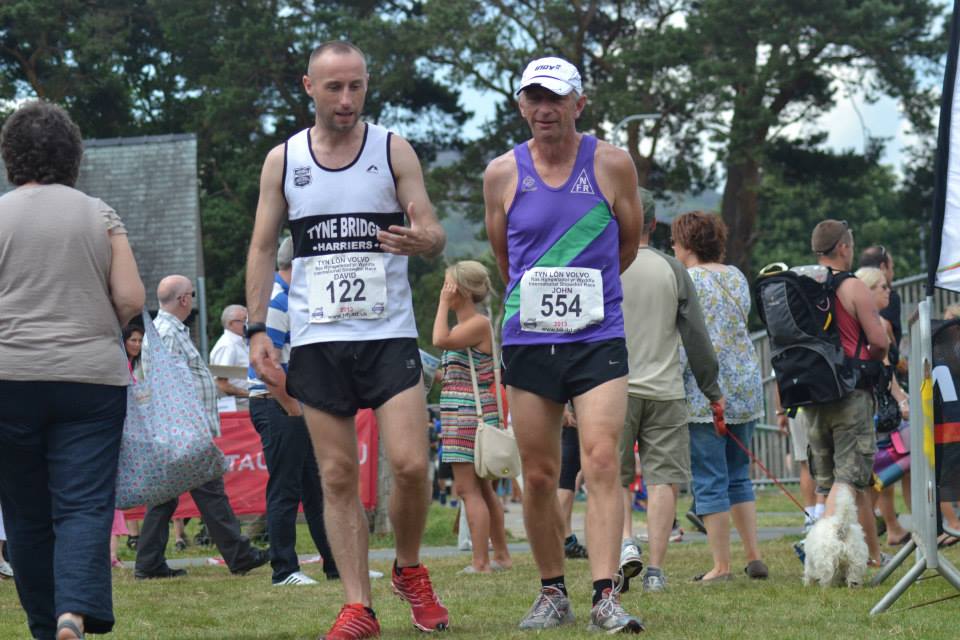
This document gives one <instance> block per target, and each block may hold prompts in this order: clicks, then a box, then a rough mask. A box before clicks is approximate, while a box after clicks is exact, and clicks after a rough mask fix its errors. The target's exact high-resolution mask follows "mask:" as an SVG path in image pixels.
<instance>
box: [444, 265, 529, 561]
mask: <svg viewBox="0 0 960 640" xmlns="http://www.w3.org/2000/svg"><path fill="white" fill-rule="evenodd" d="M491 288H492V287H491V284H490V274H489V273H488V271H487V268H486V267H484V266H483V265H482V264H480V263H479V262H476V261H475V260H462V261H460V262H457V263H456V264H454V265H452V266H450V267H448V268H447V271H446V274H445V276H444V282H443V289H441V291H440V302H439V304H438V305H437V317H436V319H435V320H434V323H433V346H435V347H440V348H441V349H444V352H443V357H442V360H441V366H442V368H443V383H442V387H441V391H440V423H441V426H442V428H443V434H442V436H441V438H442V440H443V453H442V454H441V462H449V463H450V464H451V466H452V467H453V482H454V486H455V488H456V491H457V494H458V495H459V496H460V498H461V499H462V500H463V506H464V509H465V510H466V513H467V523H468V524H469V526H470V537H471V540H472V543H473V562H472V563H471V564H470V565H469V566H467V567H466V568H464V569H463V570H462V571H461V573H466V574H473V573H490V571H491V570H499V569H508V568H510V566H511V564H512V561H511V560H510V552H509V551H508V550H507V535H506V531H505V529H504V524H503V507H502V505H501V504H500V501H499V500H498V499H497V494H496V492H495V491H494V489H493V485H492V484H491V482H490V480H487V479H483V478H480V477H478V476H477V474H476V471H475V470H474V466H473V455H474V443H475V438H476V432H477V407H476V404H477V401H476V399H475V396H474V388H473V374H472V373H471V360H472V368H473V370H474V371H475V372H476V374H475V375H476V378H477V386H478V389H479V394H480V404H481V412H482V415H483V421H484V422H485V423H486V424H489V425H491V426H494V427H497V428H503V425H501V424H500V419H499V413H498V411H497V400H496V395H495V394H496V393H497V392H498V390H497V389H496V384H495V382H494V380H495V376H494V364H495V362H494V360H495V354H494V335H493V325H491V323H490V318H489V316H488V315H486V314H485V313H484V311H485V307H486V304H487V301H488V300H489V298H490V291H491ZM451 311H453V312H454V313H455V314H456V316H457V324H456V325H455V326H454V327H453V328H452V329H451V327H450V324H449V318H448V316H449V313H450V312H451ZM488 540H489V541H490V542H492V543H493V562H490V559H489V554H488V549H487V541H488Z"/></svg>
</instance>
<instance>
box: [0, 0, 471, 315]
mask: <svg viewBox="0 0 960 640" xmlns="http://www.w3.org/2000/svg"><path fill="white" fill-rule="evenodd" d="M392 4H393V3H391V2H333V1H323V0H238V1H232V0H195V1H193V2H182V1H180V0H132V1H130V2H124V3H118V2H112V1H110V0H57V1H54V0H10V1H8V2H4V3H0V92H2V95H3V96H5V97H7V98H20V97H32V96H37V97H42V98H46V99H49V100H52V101H54V102H59V103H61V104H63V105H64V106H66V107H67V108H68V109H69V110H70V112H71V115H72V116H73V117H74V118H75V119H76V121H77V123H78V124H79V125H80V128H81V131H82V132H83V133H84V135H85V136H86V137H112V136H121V135H143V134H151V133H177V132H184V131H190V132H195V133H196V134H197V136H198V155H199V158H198V159H199V171H200V185H201V187H200V207H201V219H202V224H203V252H204V260H205V271H206V277H207V291H208V294H209V295H208V302H209V307H210V309H209V310H210V317H211V321H210V326H209V327H208V330H209V331H210V332H214V333H217V332H219V326H217V321H216V318H218V317H219V311H220V309H222V308H223V306H225V305H226V304H229V303H233V302H238V301H242V300H243V297H244V294H243V278H244V274H243V265H244V263H245V257H246V249H247V244H248V242H249V237H250V232H251V230H252V222H253V217H254V212H255V209H256V203H257V197H258V193H259V173H260V167H261V165H262V162H263V158H264V157H265V156H266V154H267V152H268V151H269V149H270V148H271V147H273V146H275V145H277V144H281V143H282V142H283V141H284V140H285V139H286V138H287V137H289V136H290V135H292V134H293V133H295V132H296V131H297V130H298V129H300V128H303V127H306V126H309V125H310V124H312V122H313V108H312V105H311V104H310V101H309V98H308V97H307V96H306V95H305V94H304V92H303V89H302V85H301V77H302V76H303V74H304V73H305V71H306V64H307V60H308V58H309V55H310V52H311V50H312V49H313V48H314V47H315V46H316V45H318V44H320V43H321V42H323V41H325V40H330V39H342V38H346V39H350V40H352V41H353V42H355V43H356V44H357V45H359V46H360V47H361V48H362V49H364V50H365V52H366V53H367V56H368V59H369V62H370V65H369V66H370V75H371V85H370V86H371V88H370V92H369V94H368V97H367V106H366V117H367V118H368V119H369V120H372V121H374V122H380V123H383V124H385V125H387V126H390V127H393V128H399V129H400V130H401V131H403V132H404V133H405V134H406V135H407V137H408V138H409V139H410V140H411V142H412V143H413V144H414V146H415V147H416V148H417V149H418V152H419V153H420V154H421V157H424V158H428V159H429V158H431V157H432V156H433V154H434V153H435V151H436V150H437V149H439V148H442V147H447V146H451V145H453V144H454V143H455V141H456V139H457V136H458V135H459V131H460V127H461V125H462V124H463V122H464V121H465V118H466V114H465V113H464V112H463V111H462V110H461V109H460V108H459V106H458V104H457V92H456V91H455V90H454V89H452V88H450V87H448V86H444V85H441V84H440V83H439V82H437V81H436V80H435V79H434V78H433V76H432V75H431V74H430V73H429V72H427V71H425V70H421V65H420V64H419V57H420V52H419V49H420V45H419V43H417V42H416V41H414V40H411V39H409V38H408V37H406V35H407V34H406V33H405V32H404V30H403V26H402V23H401V21H400V20H399V19H398V18H399V15H398V14H397V13H396V11H395V10H394V9H393V8H392Z"/></svg>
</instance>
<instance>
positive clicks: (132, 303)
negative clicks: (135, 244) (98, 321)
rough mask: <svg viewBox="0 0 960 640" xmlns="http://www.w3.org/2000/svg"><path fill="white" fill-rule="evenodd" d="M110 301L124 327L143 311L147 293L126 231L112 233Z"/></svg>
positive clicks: (109, 278)
mask: <svg viewBox="0 0 960 640" xmlns="http://www.w3.org/2000/svg"><path fill="white" fill-rule="evenodd" d="M110 251H111V257H110V274H109V276H108V281H109V284H110V302H111V303H112V304H113V311H114V313H116V314H117V320H119V321H120V326H121V327H124V326H126V325H127V323H129V322H130V320H131V319H133V318H134V317H135V316H136V315H137V314H138V313H140V312H141V311H143V303H144V301H145V300H146V293H145V291H144V289H143V281H142V280H141V279H140V271H139V270H138V269H137V261H136V259H135V258H134V257H133V250H132V249H131V248H130V242H129V241H128V240H127V234H125V233H112V234H110Z"/></svg>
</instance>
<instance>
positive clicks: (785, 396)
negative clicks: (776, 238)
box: [753, 262, 863, 414]
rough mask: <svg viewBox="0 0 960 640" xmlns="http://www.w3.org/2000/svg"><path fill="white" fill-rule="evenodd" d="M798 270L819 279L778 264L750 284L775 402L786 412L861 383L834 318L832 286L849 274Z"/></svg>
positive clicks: (836, 395) (825, 399) (858, 369)
mask: <svg viewBox="0 0 960 640" xmlns="http://www.w3.org/2000/svg"><path fill="white" fill-rule="evenodd" d="M800 270H801V271H808V272H814V273H816V275H817V276H818V277H817V279H814V278H813V277H810V276H808V275H804V274H802V273H798V272H797V271H793V270H790V269H788V268H787V265H785V264H783V263H781V262H778V263H775V264H771V265H768V266H766V267H764V268H763V269H762V270H761V271H760V275H759V276H758V277H757V280H756V282H755V283H754V286H753V289H754V297H755V299H756V302H757V312H758V313H759V314H760V320H762V321H763V324H764V326H765V327H766V329H767V335H768V336H769V337H770V349H771V363H772V364H773V371H774V374H775V375H776V378H777V386H778V387H779V389H780V404H781V406H782V407H784V408H786V409H792V410H794V411H791V414H793V413H795V409H796V408H797V407H802V406H805V405H811V404H824V403H827V402H833V401H835V400H839V399H841V398H843V397H845V396H846V395H848V394H849V393H850V392H851V391H853V390H854V389H856V388H857V387H858V386H862V384H861V383H862V380H861V378H862V375H861V369H862V367H861V366H859V365H858V363H861V362H862V361H853V360H851V359H848V358H847V357H846V356H845V355H844V353H843V346H842V345H841V344H840V331H839V329H838V328H837V323H836V321H835V320H836V318H835V316H834V300H836V297H835V294H836V291H837V287H839V286H840V283H842V282H843V281H844V280H846V279H847V278H851V277H853V274H851V273H845V272H834V271H833V270H831V269H828V268H825V267H824V268H820V269H819V270H818V269H816V268H814V269H808V268H805V267H804V268H801V269H800ZM861 333H862V332H861ZM862 339H863V338H862V336H861V340H862Z"/></svg>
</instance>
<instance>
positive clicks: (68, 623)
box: [57, 620, 84, 640]
mask: <svg viewBox="0 0 960 640" xmlns="http://www.w3.org/2000/svg"><path fill="white" fill-rule="evenodd" d="M64 629H66V630H67V631H69V632H70V633H72V634H73V636H74V637H73V638H70V640H84V635H83V631H80V627H78V626H77V623H76V622H74V621H73V620H61V621H60V622H59V624H57V638H59V637H60V632H61V631H63V630H64Z"/></svg>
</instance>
